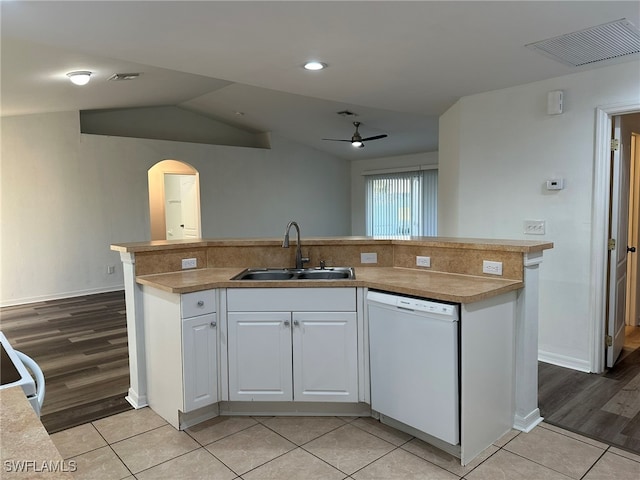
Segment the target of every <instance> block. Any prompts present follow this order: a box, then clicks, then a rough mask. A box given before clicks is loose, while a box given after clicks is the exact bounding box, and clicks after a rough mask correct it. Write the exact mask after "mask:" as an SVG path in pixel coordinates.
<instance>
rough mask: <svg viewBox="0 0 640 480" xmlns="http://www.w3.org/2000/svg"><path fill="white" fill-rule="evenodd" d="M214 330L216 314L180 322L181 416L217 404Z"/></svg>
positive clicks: (215, 338)
mask: <svg viewBox="0 0 640 480" xmlns="http://www.w3.org/2000/svg"><path fill="white" fill-rule="evenodd" d="M216 327H217V320H216V314H215V313H210V314H207V315H202V316H199V317H193V318H186V319H183V320H182V379H183V388H184V408H183V411H184V412H190V411H193V410H196V409H198V408H201V407H205V406H207V405H211V404H213V403H216V402H217V401H218V375H217V368H216V365H217V358H218V353H217V352H218V349H217V335H216V333H217V328H216Z"/></svg>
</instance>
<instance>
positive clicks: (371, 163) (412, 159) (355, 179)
mask: <svg viewBox="0 0 640 480" xmlns="http://www.w3.org/2000/svg"><path fill="white" fill-rule="evenodd" d="M437 164H438V152H424V153H415V154H412V155H399V156H395V157H381V158H373V159H369V160H354V161H352V162H351V234H352V235H365V233H366V219H365V215H366V201H365V200H366V198H365V197H366V193H367V192H366V190H365V177H364V172H366V171H368V170H385V169H394V168H402V167H419V166H420V165H437Z"/></svg>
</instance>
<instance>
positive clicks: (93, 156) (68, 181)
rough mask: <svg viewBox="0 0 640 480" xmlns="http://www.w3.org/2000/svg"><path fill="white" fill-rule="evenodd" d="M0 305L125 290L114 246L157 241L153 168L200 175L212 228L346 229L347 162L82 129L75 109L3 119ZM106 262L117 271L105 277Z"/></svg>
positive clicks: (289, 145) (210, 233)
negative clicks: (177, 164) (186, 167)
mask: <svg viewBox="0 0 640 480" xmlns="http://www.w3.org/2000/svg"><path fill="white" fill-rule="evenodd" d="M0 125H1V128H2V130H1V134H2V146H1V151H0V152H1V154H2V175H1V184H0V186H1V189H2V190H1V206H0V208H1V214H2V224H1V231H0V241H1V246H0V249H1V250H0V254H1V260H2V261H1V270H0V276H1V281H2V283H1V291H0V294H1V299H0V302H1V304H2V305H8V304H17V303H25V302H30V301H37V300H44V299H48V298H58V297H65V296H72V295H81V294H85V293H95V292H100V291H106V290H114V289H118V288H121V287H122V281H123V280H122V269H121V266H120V259H119V256H118V254H117V253H115V252H111V251H110V249H109V245H110V244H112V243H121V242H132V241H145V240H148V239H149V238H150V230H149V229H150V227H149V205H148V189H147V170H148V169H149V168H150V167H151V166H153V165H154V164H155V163H157V162H159V161H161V160H165V159H174V160H181V161H184V162H187V163H189V164H191V165H192V166H194V167H195V168H196V169H197V170H198V171H199V172H200V186H201V205H202V233H203V236H204V237H280V236H281V235H282V234H283V233H284V228H285V226H286V224H287V222H288V221H289V220H293V219H295V220H297V221H298V222H299V224H300V226H301V229H302V235H303V238H304V236H305V235H307V236H312V235H315V236H320V235H323V236H324V235H348V234H349V233H350V222H351V214H350V195H349V191H350V170H349V164H348V162H345V161H344V160H340V159H337V158H335V157H332V156H330V155H327V154H324V153H321V152H319V151H317V150H312V149H309V148H306V147H304V146H302V145H299V144H296V143H293V142H290V141H288V140H284V139H282V138H278V137H272V139H271V141H272V148H271V149H269V150H268V149H256V148H244V147H230V146H214V145H205V144H196V143H184V142H172V141H164V140H150V139H137V138H124V137H107V136H99V135H85V134H81V133H80V128H79V113H78V112H64V113H49V114H41V115H25V116H16V117H4V118H2V119H1V124H0ZM107 265H115V266H116V273H115V274H112V275H108V274H107V273H106V266H107Z"/></svg>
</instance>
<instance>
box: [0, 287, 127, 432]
mask: <svg viewBox="0 0 640 480" xmlns="http://www.w3.org/2000/svg"><path fill="white" fill-rule="evenodd" d="M0 329H1V330H2V332H3V333H4V334H5V336H6V337H7V339H8V340H9V342H10V343H11V345H12V346H13V348H15V349H16V350H20V351H22V352H24V353H26V354H27V355H29V356H30V357H31V358H33V359H34V360H35V361H36V362H37V363H38V365H40V368H41V369H42V371H43V373H44V376H45V386H46V388H45V399H44V404H43V406H42V416H41V420H42V423H43V424H44V426H45V428H46V429H47V431H48V432H49V433H54V432H57V431H59V430H64V429H66V428H70V427H72V426H76V425H80V424H82V423H86V422H89V421H92V420H97V419H99V418H102V417H105V416H109V415H112V414H114V413H119V412H122V411H124V410H128V409H131V406H130V405H129V403H128V402H127V401H126V400H125V399H124V397H125V395H126V393H127V390H128V388H129V354H128V347H127V325H126V314H125V304H124V292H122V291H119V292H110V293H102V294H98V295H87V296H82V297H75V298H68V299H62V300H54V301H47V302H39V303H31V304H27V305H19V306H14V307H5V308H2V309H0Z"/></svg>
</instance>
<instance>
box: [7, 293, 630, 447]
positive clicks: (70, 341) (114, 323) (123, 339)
mask: <svg viewBox="0 0 640 480" xmlns="http://www.w3.org/2000/svg"><path fill="white" fill-rule="evenodd" d="M0 329H1V330H2V331H3V332H4V334H5V335H6V336H7V338H8V339H9V341H10V342H11V344H12V345H13V346H14V348H16V349H18V350H21V351H23V352H24V353H26V354H27V355H29V356H31V357H32V358H33V359H34V360H36V362H38V364H39V365H40V367H41V368H42V370H43V372H44V374H45V378H46V396H45V402H44V406H43V410H42V422H43V423H44V425H45V427H46V428H47V430H48V431H49V433H54V432H57V431H60V430H64V429H66V428H70V427H73V426H76V425H80V424H83V423H87V422H91V421H94V420H97V419H99V418H103V417H106V416H109V415H113V414H115V413H119V412H122V411H125V410H129V409H131V406H130V405H129V404H128V403H127V402H126V400H125V399H124V397H125V395H126V393H127V390H128V388H129V367H128V348H127V332H126V315H125V304H124V292H112V293H104V294H99V295H88V296H84V297H76V298H69V299H63V300H55V301H49V302H40V303H33V304H28V305H21V306H15V307H6V308H3V309H0ZM639 347H640V328H637V329H632V330H631V331H630V335H629V336H628V337H627V343H626V344H625V350H624V352H623V354H622V355H621V358H622V359H621V360H620V361H619V362H618V364H617V365H616V366H615V367H614V368H613V369H611V370H609V371H607V372H606V373H604V374H602V375H594V374H588V373H582V372H577V371H575V370H570V369H566V368H562V367H557V366H555V365H550V364H545V363H540V364H539V386H540V390H539V400H540V402H539V403H540V410H541V413H542V415H543V416H544V417H545V421H546V422H547V423H550V424H553V425H556V426H559V427H562V428H565V429H567V430H570V431H574V432H576V433H580V434H582V435H586V436H588V437H592V438H595V439H597V440H600V441H603V442H605V443H608V444H611V445H616V446H618V447H620V448H623V449H626V450H630V451H633V452H636V453H640V413H639V412H640V348H639Z"/></svg>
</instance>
